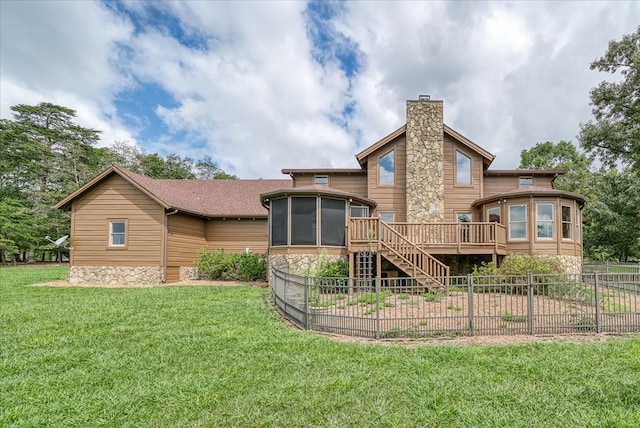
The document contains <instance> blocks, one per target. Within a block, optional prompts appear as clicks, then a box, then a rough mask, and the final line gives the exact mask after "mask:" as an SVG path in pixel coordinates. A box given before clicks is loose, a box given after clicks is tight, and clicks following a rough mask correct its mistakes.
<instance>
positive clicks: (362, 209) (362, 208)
mask: <svg viewBox="0 0 640 428" xmlns="http://www.w3.org/2000/svg"><path fill="white" fill-rule="evenodd" d="M350 210H351V217H369V207H368V206H366V205H360V204H351V207H350Z"/></svg>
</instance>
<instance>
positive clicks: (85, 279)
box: [69, 266, 163, 285]
mask: <svg viewBox="0 0 640 428" xmlns="http://www.w3.org/2000/svg"><path fill="white" fill-rule="evenodd" d="M162 274H163V269H162V266H71V268H70V269H69V284H95V285H158V284H161V283H162Z"/></svg>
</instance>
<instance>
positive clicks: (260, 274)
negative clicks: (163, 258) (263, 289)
mask: <svg viewBox="0 0 640 428" xmlns="http://www.w3.org/2000/svg"><path fill="white" fill-rule="evenodd" d="M196 265H197V266H198V275H199V276H200V277H201V278H205V279H213V280H222V281H229V280H235V281H266V279H267V260H266V258H265V257H264V256H263V255H261V254H255V253H240V254H234V253H226V252H225V251H224V250H223V249H222V248H220V249H218V250H215V251H209V250H208V248H206V247H205V248H203V249H202V250H200V252H199V253H198V261H197V263H196Z"/></svg>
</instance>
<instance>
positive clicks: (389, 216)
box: [378, 213, 396, 223]
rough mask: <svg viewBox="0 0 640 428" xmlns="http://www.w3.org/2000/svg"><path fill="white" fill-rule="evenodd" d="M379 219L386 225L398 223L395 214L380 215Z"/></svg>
mask: <svg viewBox="0 0 640 428" xmlns="http://www.w3.org/2000/svg"><path fill="white" fill-rule="evenodd" d="M378 217H380V220H382V221H384V222H385V223H393V222H394V221H396V214H395V213H379V214H378Z"/></svg>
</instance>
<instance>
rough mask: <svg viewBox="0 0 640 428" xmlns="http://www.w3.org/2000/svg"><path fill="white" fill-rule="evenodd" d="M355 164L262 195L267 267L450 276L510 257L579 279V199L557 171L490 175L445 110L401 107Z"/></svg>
mask: <svg viewBox="0 0 640 428" xmlns="http://www.w3.org/2000/svg"><path fill="white" fill-rule="evenodd" d="M356 160H357V161H358V164H359V166H360V167H359V168H355V169H285V170H283V171H282V172H283V173H285V174H289V175H290V176H291V178H292V179H293V188H292V189H280V190H275V191H272V192H268V193H266V194H263V195H262V201H263V204H264V205H265V206H266V207H268V208H269V216H270V220H269V227H270V233H269V236H270V242H269V260H270V264H271V265H272V266H277V267H279V268H281V269H286V270H290V271H297V272H304V271H308V270H309V269H310V268H311V269H313V267H315V266H317V264H318V263H319V262H320V261H321V260H332V259H338V258H342V259H348V260H349V265H350V273H351V276H354V277H371V276H381V277H392V276H431V277H446V276H448V275H450V274H458V275H459V274H465V273H468V272H470V271H471V269H472V267H473V265H475V264H478V263H480V262H482V261H494V262H499V261H500V259H501V258H502V257H504V256H505V255H506V254H507V253H508V252H516V253H526V254H537V253H539V254H549V255H554V256H557V257H559V258H560V260H561V261H562V263H563V264H564V266H565V268H566V270H567V271H568V272H574V273H578V272H580V270H581V266H582V236H581V223H582V220H581V209H582V207H583V206H584V204H585V199H584V197H583V196H581V195H577V194H573V193H568V192H563V191H561V190H557V189H555V188H554V180H555V178H556V177H557V176H558V175H560V174H563V172H562V171H548V170H491V169H490V165H491V163H492V162H493V160H494V156H493V155H492V154H491V153H489V152H487V151H486V150H484V149H483V148H482V147H479V146H478V145H476V144H475V143H473V142H472V141H470V140H469V139H467V138H466V137H464V136H462V135H460V134H459V133H458V132H456V131H455V130H453V129H452V128H450V127H448V126H447V125H446V124H444V122H443V103H442V101H436V100H431V99H430V97H429V96H421V97H420V98H419V99H418V100H416V101H407V108H406V123H405V125H403V126H401V127H400V128H398V129H396V130H395V131H393V132H392V133H391V134H389V135H387V136H386V137H384V138H382V139H381V140H380V141H378V142H376V143H374V144H373V145H371V146H369V147H367V148H366V149H365V150H363V151H362V152H360V153H358V154H357V155H356Z"/></svg>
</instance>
